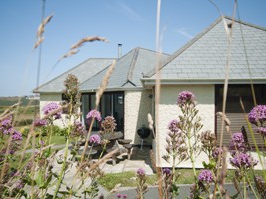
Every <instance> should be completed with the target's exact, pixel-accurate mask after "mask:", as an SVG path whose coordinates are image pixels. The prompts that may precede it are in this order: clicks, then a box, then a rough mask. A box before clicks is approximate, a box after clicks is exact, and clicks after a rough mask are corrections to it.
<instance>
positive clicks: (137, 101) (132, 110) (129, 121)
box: [124, 90, 152, 144]
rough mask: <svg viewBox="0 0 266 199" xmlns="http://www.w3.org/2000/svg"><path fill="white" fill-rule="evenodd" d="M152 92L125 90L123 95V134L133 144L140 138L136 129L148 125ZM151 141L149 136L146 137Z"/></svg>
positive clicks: (137, 142) (138, 141)
mask: <svg viewBox="0 0 266 199" xmlns="http://www.w3.org/2000/svg"><path fill="white" fill-rule="evenodd" d="M151 94H152V92H151V91H149V90H142V91H125V95H124V98H125V99H124V102H125V105H124V108H125V110H124V114H125V121H124V136H125V139H131V140H132V142H133V143H134V144H139V143H140V139H139V136H138V134H137V130H138V129H139V128H140V127H142V126H143V125H145V126H146V127H148V119H147V115H148V113H152V99H151V98H150V97H149V96H151ZM147 141H148V142H150V143H151V138H147Z"/></svg>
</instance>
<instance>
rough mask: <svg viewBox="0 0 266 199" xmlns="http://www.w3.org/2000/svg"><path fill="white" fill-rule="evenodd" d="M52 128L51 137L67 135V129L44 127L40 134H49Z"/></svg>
mask: <svg viewBox="0 0 266 199" xmlns="http://www.w3.org/2000/svg"><path fill="white" fill-rule="evenodd" d="M51 128H52V132H53V135H57V136H65V135H67V133H68V128H60V127H59V126H52V127H50V126H44V127H41V128H40V129H41V134H42V135H45V134H47V132H49V131H50V130H51Z"/></svg>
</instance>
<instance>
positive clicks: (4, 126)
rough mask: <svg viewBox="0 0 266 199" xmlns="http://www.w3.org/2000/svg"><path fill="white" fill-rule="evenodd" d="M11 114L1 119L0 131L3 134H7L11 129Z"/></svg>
mask: <svg viewBox="0 0 266 199" xmlns="http://www.w3.org/2000/svg"><path fill="white" fill-rule="evenodd" d="M12 119H13V117H12V115H10V116H9V117H7V118H5V119H3V120H2V121H1V122H0V133H3V134H4V135H9V134H10V132H11V130H12Z"/></svg>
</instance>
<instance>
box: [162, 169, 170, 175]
mask: <svg viewBox="0 0 266 199" xmlns="http://www.w3.org/2000/svg"><path fill="white" fill-rule="evenodd" d="M163 174H165V175H167V176H168V175H170V174H171V170H170V169H169V168H163Z"/></svg>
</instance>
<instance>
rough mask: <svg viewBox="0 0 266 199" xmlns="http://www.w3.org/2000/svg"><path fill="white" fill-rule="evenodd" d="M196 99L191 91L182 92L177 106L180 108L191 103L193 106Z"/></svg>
mask: <svg viewBox="0 0 266 199" xmlns="http://www.w3.org/2000/svg"><path fill="white" fill-rule="evenodd" d="M194 98H195V96H194V94H193V93H191V92H189V91H182V92H180V93H179V95H178V98H177V104H178V105H179V106H183V105H185V104H187V103H189V104H191V103H192V104H193V103H194Z"/></svg>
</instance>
